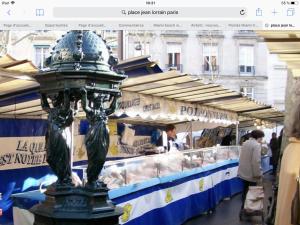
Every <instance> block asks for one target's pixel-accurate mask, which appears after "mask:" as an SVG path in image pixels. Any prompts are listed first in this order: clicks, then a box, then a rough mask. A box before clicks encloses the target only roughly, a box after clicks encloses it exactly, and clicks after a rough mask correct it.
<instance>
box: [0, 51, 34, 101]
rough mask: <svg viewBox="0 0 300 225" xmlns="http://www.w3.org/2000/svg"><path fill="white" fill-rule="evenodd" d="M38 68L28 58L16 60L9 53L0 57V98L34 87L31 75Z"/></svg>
mask: <svg viewBox="0 0 300 225" xmlns="http://www.w3.org/2000/svg"><path fill="white" fill-rule="evenodd" d="M37 71H38V69H37V68H36V67H35V66H34V65H33V64H32V63H31V62H30V61H29V60H16V59H14V58H13V57H11V56H10V55H4V56H2V57H0V99H2V100H3V99H5V98H6V97H8V96H9V95H10V93H12V92H14V93H17V92H22V91H24V90H27V91H28V90H30V89H32V88H36V87H38V86H39V85H38V84H37V83H36V81H35V79H34V78H33V75H34V74H35V73H36V72H37Z"/></svg>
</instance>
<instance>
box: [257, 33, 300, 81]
mask: <svg viewBox="0 0 300 225" xmlns="http://www.w3.org/2000/svg"><path fill="white" fill-rule="evenodd" d="M257 33H258V35H259V36H261V37H263V41H264V42H266V43H267V45H268V48H269V50H270V52H271V53H274V54H278V57H279V59H281V60H282V61H285V62H286V63H287V66H288V68H289V69H291V71H292V73H293V75H294V76H295V77H299V76H300V31H257Z"/></svg>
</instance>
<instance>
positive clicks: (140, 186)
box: [0, 71, 282, 224]
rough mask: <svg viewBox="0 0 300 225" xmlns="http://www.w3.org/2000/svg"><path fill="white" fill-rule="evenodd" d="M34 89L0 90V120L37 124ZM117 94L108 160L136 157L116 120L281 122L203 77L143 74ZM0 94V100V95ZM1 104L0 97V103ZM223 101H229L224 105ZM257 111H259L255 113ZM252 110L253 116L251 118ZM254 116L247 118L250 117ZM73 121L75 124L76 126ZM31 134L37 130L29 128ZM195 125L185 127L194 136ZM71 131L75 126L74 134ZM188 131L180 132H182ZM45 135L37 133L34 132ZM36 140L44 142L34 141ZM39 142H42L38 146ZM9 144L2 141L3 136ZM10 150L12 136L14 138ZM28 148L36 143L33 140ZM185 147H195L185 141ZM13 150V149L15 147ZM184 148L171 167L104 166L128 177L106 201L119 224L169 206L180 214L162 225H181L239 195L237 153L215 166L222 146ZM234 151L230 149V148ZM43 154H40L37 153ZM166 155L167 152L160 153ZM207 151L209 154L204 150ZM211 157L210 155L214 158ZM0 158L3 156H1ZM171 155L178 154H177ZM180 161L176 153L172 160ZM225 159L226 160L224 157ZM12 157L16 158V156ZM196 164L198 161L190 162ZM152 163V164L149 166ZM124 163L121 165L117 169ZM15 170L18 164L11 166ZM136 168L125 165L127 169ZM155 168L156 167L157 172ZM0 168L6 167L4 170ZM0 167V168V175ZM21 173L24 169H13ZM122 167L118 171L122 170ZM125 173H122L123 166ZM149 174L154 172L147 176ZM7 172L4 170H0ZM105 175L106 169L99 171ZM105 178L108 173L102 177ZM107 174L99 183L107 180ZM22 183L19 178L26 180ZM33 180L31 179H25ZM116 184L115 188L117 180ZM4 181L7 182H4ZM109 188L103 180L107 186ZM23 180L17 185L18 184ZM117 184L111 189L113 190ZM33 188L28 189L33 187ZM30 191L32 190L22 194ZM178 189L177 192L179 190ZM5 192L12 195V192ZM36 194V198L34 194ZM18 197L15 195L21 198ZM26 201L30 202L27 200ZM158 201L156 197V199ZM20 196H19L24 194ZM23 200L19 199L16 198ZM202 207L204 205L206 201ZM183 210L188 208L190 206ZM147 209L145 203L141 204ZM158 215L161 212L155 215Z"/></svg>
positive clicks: (155, 163)
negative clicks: (127, 150)
mask: <svg viewBox="0 0 300 225" xmlns="http://www.w3.org/2000/svg"><path fill="white" fill-rule="evenodd" d="M36 90H37V87H36V86H33V87H32V86H31V87H30V88H29V89H25V90H23V89H22V90H21V92H22V95H21V97H20V96H19V95H20V93H18V95H14V93H13V92H10V93H9V92H8V93H3V95H2V97H3V99H2V101H1V102H0V116H1V117H2V118H9V120H10V121H9V122H12V121H13V120H16V119H20V118H27V119H28V118H30V121H31V119H34V120H35V121H36V119H43V118H45V116H46V113H45V112H44V111H43V110H42V109H41V107H40V100H39V99H38V98H39V96H38V94H37V93H36ZM122 91H123V96H122V99H121V100H120V102H119V103H118V106H117V110H116V113H115V114H114V120H112V121H113V122H112V123H111V124H110V128H111V129H110V130H112V135H113V137H112V138H111V140H112V141H111V146H110V151H109V154H110V156H112V157H118V156H119V157H120V156H121V157H124V156H127V157H128V156H131V157H132V156H137V155H139V154H136V152H135V154H131V155H128V154H124V152H122V151H121V150H120V149H119V148H118V143H119V142H118V141H119V139H118V135H117V132H116V130H117V129H116V123H117V121H121V122H126V123H133V122H135V123H141V124H155V125H160V126H163V125H165V124H169V123H172V124H178V127H179V124H184V123H195V124H196V123H198V124H201V126H202V127H205V125H206V124H210V126H211V127H216V126H220V125H223V126H227V125H229V124H235V125H237V124H238V120H239V118H241V116H243V117H242V118H250V119H252V118H253V117H254V118H255V116H256V115H257V116H260V117H259V118H260V119H268V116H269V115H270V114H271V115H272V116H273V115H274V116H273V117H272V118H273V120H276V121H277V120H278V118H279V120H280V118H281V119H282V113H281V112H278V111H277V110H276V109H273V108H271V107H270V106H266V105H263V104H261V103H258V102H255V101H252V100H250V99H247V98H245V97H243V96H241V95H240V94H239V93H236V92H234V91H231V90H228V89H225V88H223V87H221V86H220V85H216V84H207V83H205V82H203V81H202V80H201V79H198V78H195V77H193V76H189V75H187V74H178V73H177V72H175V71H169V72H165V73H160V74H155V75H148V76H147V77H143V78H140V77H137V78H132V79H128V80H127V81H126V82H125V83H124V84H123V86H122ZM0 96H1V95H0ZM0 100H1V99H0ZM226 102H228V104H226ZM258 111H263V113H261V114H258V113H257V112H258ZM81 112H82V109H79V113H78V116H79V118H80V117H81V116H82V114H81ZM255 112H256V113H257V114H255ZM252 113H253V114H252ZM79 122H80V121H79V119H78V123H77V124H75V127H76V126H78V127H79V126H80V125H79V124H80V123H79ZM33 129H35V128H33ZM195 129H196V126H193V127H192V128H191V131H194V130H195ZM75 130H77V129H75ZM185 131H186V130H185ZM40 136H43V134H40ZM74 136H75V148H74V155H77V156H78V158H76V157H74V159H75V161H76V160H77V161H83V162H84V159H85V152H86V151H85V149H84V145H83V144H82V143H83V139H84V133H80V132H79V133H78V134H74ZM36 138H41V140H42V139H43V138H42V137H36ZM41 140H40V141H39V142H43V141H41ZM3 141H4V142H5V141H7V137H5V139H3ZM13 141H14V142H15V144H13V145H12V148H13V147H14V146H16V144H17V143H18V142H16V138H14V140H13ZM32 143H35V141H33V142H32ZM190 146H193V144H192V143H191V145H190ZM16 151H18V148H16ZM195 151H196V152H197V154H194V155H193V156H189V154H192V153H193V152H195ZM206 151H207V152H210V151H211V152H212V153H211V154H212V155H211V156H210V157H211V158H210V159H208V161H209V160H210V163H207V164H205V160H204V158H205V156H204V155H205V154H204V152H206ZM206 151H205V150H201V149H200V150H189V151H187V152H182V153H181V154H182V155H181V156H180V157H178V158H177V159H176V158H174V160H175V162H177V163H175V167H176V168H175V169H174V168H173V169H166V170H164V168H163V167H164V166H165V165H166V164H164V163H163V158H164V154H160V155H157V156H158V157H157V158H151V157H149V158H148V157H147V158H140V157H138V158H136V159H134V160H132V161H130V163H129V161H126V160H124V161H114V162H113V163H111V164H110V165H107V171H109V167H111V168H116V167H117V168H118V171H121V172H120V173H119V174H115V176H118V177H119V178H120V176H122V171H123V173H126V179H125V177H123V180H122V179H119V180H118V182H119V183H121V184H122V185H117V186H116V185H115V183H113V185H112V186H111V188H114V189H113V190H111V192H110V198H111V199H112V200H113V201H115V202H116V203H117V204H118V205H120V206H122V207H124V210H125V214H124V215H123V217H121V218H120V220H121V223H128V224H141V221H142V220H146V221H148V222H149V224H155V223H157V221H153V220H149V219H148V218H149V217H147V216H151V215H152V216H153V215H160V213H164V214H165V215H171V214H170V213H171V212H173V211H174V210H175V209H174V207H175V208H177V209H178V210H179V208H180V209H181V208H182V207H185V208H186V212H185V213H184V214H183V215H181V214H178V216H179V217H178V218H176V216H167V217H165V216H164V219H166V220H167V221H165V222H166V224H180V223H181V222H183V221H184V220H186V219H188V218H190V217H192V216H195V215H197V214H199V213H201V212H206V211H208V210H209V209H212V208H213V207H215V205H216V204H217V203H218V202H219V201H220V200H222V199H223V198H225V197H230V196H231V195H233V194H235V193H237V192H239V191H240V190H241V186H240V182H239V180H238V178H237V177H236V175H237V165H238V158H237V157H236V156H237V155H238V154H235V157H231V156H230V152H231V149H230V148H229V149H228V150H227V152H228V153H226V154H225V157H223V158H222V159H221V160H220V159H219V161H216V160H218V159H217V158H215V156H216V155H217V153H218V151H221V149H217V147H215V148H214V149H207V150H206ZM233 152H235V150H234V151H233ZM40 154H45V152H40ZM166 154H167V153H166ZM207 154H208V153H207ZM214 154H215V155H214ZM1 155H2V151H1ZM175 155H176V154H175ZM178 156H179V155H178ZM223 156H224V155H223ZM14 157H15V155H14ZM176 160H177V161H176ZM197 160H199V161H200V163H198V164H197V163H195V161H197ZM127 162H128V164H132V165H134V164H135V168H139V170H137V171H130V170H128V171H127V169H128V168H126V167H124V165H125V164H126V165H127ZM151 163H152V165H151ZM122 165H123V166H122ZM146 165H147V167H148V168H149V174H152V175H149V174H148V176H147V175H146V176H145V177H144V178H143V179H140V180H139V179H138V178H136V180H134V179H132V180H133V181H134V182H129V180H130V178H129V175H130V174H131V175H132V174H143V172H144V170H143V169H144V168H145V166H146ZM9 166H10V167H9V168H5V169H9V170H10V172H14V171H15V169H16V168H15V167H13V168H12V167H11V166H12V165H9ZM14 166H16V165H14ZM40 166H43V167H47V166H46V164H45V162H43V163H41V164H40V165H35V166H31V167H30V168H31V169H33V168H34V169H36V170H37V171H41V170H40ZM133 167H134V166H130V169H132V168H133ZM160 167H161V168H160ZM2 168H4V167H2ZM2 168H1V170H2ZM18 168H20V169H22V170H24V167H18ZM122 168H123V169H122ZM124 168H126V169H124ZM75 169H78V170H79V171H82V173H81V176H84V174H85V173H84V167H78V168H75ZM150 170H152V172H150ZM2 172H5V173H7V170H2ZM104 173H105V171H104ZM108 174H109V173H108ZM46 175H47V174H43V175H41V174H40V175H39V176H35V177H33V178H34V182H35V183H37V184H38V185H37V186H39V185H40V184H41V182H42V180H41V178H45V176H46ZM109 176H110V175H108V176H107V177H105V174H103V177H102V178H103V179H105V178H107V179H109ZM25 180H26V179H23V181H22V182H24V181H25ZM31 181H33V180H31ZM118 182H117V183H118ZM8 183H9V182H8ZM107 183H108V185H109V181H108V182H107ZM22 185H24V183H22V184H21V186H22ZM114 185H115V186H114ZM21 186H18V190H17V191H16V188H15V187H12V190H11V193H12V192H22V191H24V189H23V190H22V188H21ZM34 187H36V185H34V186H30V188H32V189H34ZM26 190H30V189H26ZM178 190H181V191H178ZM11 193H10V194H11ZM34 193H35V194H34ZM34 193H33V192H30V194H29V195H28V193H25V196H27V197H26V199H27V200H28V199H30V198H31V200H41V199H42V198H43V197H42V196H43V195H42V194H40V193H37V196H39V197H37V198H36V197H33V196H36V192H34ZM21 196H22V195H15V197H18V198H20V197H21ZM30 196H32V197H30ZM157 196H160V197H157ZM23 197H24V195H23ZM21 198H22V197H21ZM150 199H154V200H153V202H152V203H151V204H150V205H149V208H147V209H146V208H143V207H140V206H141V205H142V206H144V205H145V204H144V203H143V202H144V201H148V200H150ZM6 201H7V203H11V202H9V201H11V200H10V199H9V198H8V199H6ZM204 202H205V204H204ZM188 206H189V207H188ZM147 207H148V206H147ZM160 210H162V211H160Z"/></svg>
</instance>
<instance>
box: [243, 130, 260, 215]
mask: <svg viewBox="0 0 300 225" xmlns="http://www.w3.org/2000/svg"><path fill="white" fill-rule="evenodd" d="M264 136H265V134H264V132H263V131H261V130H253V131H252V132H251V135H250V139H249V140H247V141H245V142H244V143H243V145H242V149H241V154H240V161H239V168H238V176H239V177H240V178H241V179H242V180H243V183H244V189H243V193H242V207H241V208H242V209H243V208H244V203H245V199H246V195H247V192H248V189H249V186H256V185H257V183H259V182H261V181H262V169H261V143H262V140H263V137H264Z"/></svg>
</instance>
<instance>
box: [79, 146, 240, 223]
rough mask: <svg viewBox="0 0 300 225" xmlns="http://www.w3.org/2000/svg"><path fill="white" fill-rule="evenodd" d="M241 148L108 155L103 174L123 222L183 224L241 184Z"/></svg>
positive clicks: (238, 190) (235, 189)
mask: <svg viewBox="0 0 300 225" xmlns="http://www.w3.org/2000/svg"><path fill="white" fill-rule="evenodd" d="M239 151H240V147H239V146H230V147H223V146H222V147H221V146H219V147H211V148H204V149H192V150H185V151H177V150H174V151H170V152H167V153H163V154H156V155H150V156H141V157H135V158H130V159H123V160H117V161H108V162H106V164H105V167H104V169H103V171H102V173H101V175H100V178H99V179H100V180H102V181H103V182H104V183H106V185H107V186H108V188H109V189H110V191H109V197H110V199H111V200H112V201H113V202H114V203H115V204H117V205H118V206H120V207H122V208H123V210H124V214H123V215H122V216H121V217H120V221H119V222H120V224H128V225H133V224H136V225H137V224H139V225H140V224H147V225H157V224H164V225H180V224H182V223H183V222H184V221H186V220H188V219H189V218H191V217H194V216H197V215H199V214H201V213H204V212H208V211H210V210H212V209H214V208H215V207H216V206H217V204H218V203H219V202H220V201H221V200H222V199H224V198H228V197H231V196H232V195H234V194H236V193H238V192H240V191H241V190H242V183H241V181H240V179H239V178H237V169H238V158H239ZM76 169H82V170H83V171H84V170H85V169H86V167H85V166H80V167H77V168H76ZM83 174H85V172H83Z"/></svg>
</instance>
